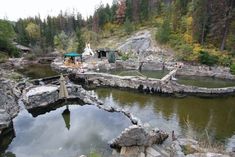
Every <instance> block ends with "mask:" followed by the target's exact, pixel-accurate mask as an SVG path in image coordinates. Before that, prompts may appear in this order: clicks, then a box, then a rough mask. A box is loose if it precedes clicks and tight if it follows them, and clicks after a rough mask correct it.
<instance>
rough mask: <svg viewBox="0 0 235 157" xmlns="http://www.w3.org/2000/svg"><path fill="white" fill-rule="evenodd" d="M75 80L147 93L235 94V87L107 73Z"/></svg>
mask: <svg viewBox="0 0 235 157" xmlns="http://www.w3.org/2000/svg"><path fill="white" fill-rule="evenodd" d="M72 77H73V78H72V79H74V80H76V79H81V78H82V79H84V80H85V82H87V83H91V84H94V85H95V86H110V87H118V88H129V89H135V90H139V91H140V92H145V93H165V94H174V93H189V94H198V95H202V96H203V95H204V94H205V95H206V96H215V95H221V94H231V93H235V87H226V88H203V87H196V86H188V85H181V84H178V83H177V82H174V81H168V82H165V81H164V82H162V81H161V80H159V79H152V78H151V79H149V78H144V77H135V76H116V75H111V74H106V73H96V72H87V73H76V74H75V75H73V76H72Z"/></svg>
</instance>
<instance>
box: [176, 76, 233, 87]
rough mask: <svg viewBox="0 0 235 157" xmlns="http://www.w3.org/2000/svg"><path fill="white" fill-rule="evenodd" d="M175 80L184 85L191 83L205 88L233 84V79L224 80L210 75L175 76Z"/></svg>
mask: <svg viewBox="0 0 235 157" xmlns="http://www.w3.org/2000/svg"><path fill="white" fill-rule="evenodd" d="M177 79H178V80H177V82H178V83H180V84H185V85H192V86H198V87H207V88H222V87H231V86H235V81H232V80H224V79H218V78H212V77H199V76H177Z"/></svg>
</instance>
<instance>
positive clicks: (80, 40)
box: [76, 27, 85, 53]
mask: <svg viewBox="0 0 235 157" xmlns="http://www.w3.org/2000/svg"><path fill="white" fill-rule="evenodd" d="M76 37H77V42H78V47H77V52H79V53H83V51H84V49H85V41H84V38H83V36H82V32H81V29H80V28H79V27H77V29H76Z"/></svg>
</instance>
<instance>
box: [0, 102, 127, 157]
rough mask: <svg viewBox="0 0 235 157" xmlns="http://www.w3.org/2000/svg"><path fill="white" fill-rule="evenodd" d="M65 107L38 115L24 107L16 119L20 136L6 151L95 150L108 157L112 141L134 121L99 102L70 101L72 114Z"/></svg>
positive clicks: (59, 155) (54, 156)
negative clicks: (80, 102)
mask: <svg viewBox="0 0 235 157" xmlns="http://www.w3.org/2000/svg"><path fill="white" fill-rule="evenodd" d="M65 110H66V107H65V106H64V107H60V108H57V109H56V110H54V111H50V112H48V113H45V114H43V115H39V116H37V117H35V118H34V117H33V116H32V115H31V114H29V113H28V112H27V111H26V110H22V111H21V112H20V113H19V115H18V116H17V117H16V118H15V119H14V121H13V123H14V129H15V135H16V137H15V138H14V139H13V141H12V142H11V144H10V145H9V146H8V149H7V150H6V152H11V153H13V154H15V155H16V157H26V156H30V157H33V156H35V157H46V156H51V157H65V156H66V157H77V156H80V155H82V154H85V155H87V154H89V153H90V152H93V151H94V152H98V153H99V154H101V155H102V156H104V157H108V156H110V154H111V153H112V152H111V151H112V150H111V149H110V147H109V145H108V141H110V140H112V139H113V138H115V137H116V136H118V135H119V134H120V133H121V131H122V130H124V129H125V128H126V127H128V126H129V125H130V124H131V123H130V120H129V119H127V118H126V117H125V116H124V115H123V114H121V113H109V112H106V111H103V110H101V109H98V108H97V107H95V106H89V105H85V106H79V105H70V106H69V111H70V113H69V114H68V112H67V113H66V114H64V111H65ZM0 156H1V154H0Z"/></svg>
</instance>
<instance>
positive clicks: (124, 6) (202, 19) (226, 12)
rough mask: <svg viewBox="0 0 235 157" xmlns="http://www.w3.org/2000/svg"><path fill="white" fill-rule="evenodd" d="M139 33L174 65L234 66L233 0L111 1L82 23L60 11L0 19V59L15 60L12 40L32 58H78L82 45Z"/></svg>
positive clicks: (72, 14) (17, 54)
mask: <svg viewBox="0 0 235 157" xmlns="http://www.w3.org/2000/svg"><path fill="white" fill-rule="evenodd" d="M75 7H76V6H75ZM141 28H156V30H157V31H156V34H155V36H156V40H157V42H158V43H159V44H161V45H164V46H166V47H169V48H172V49H174V51H175V52H176V55H175V56H176V58H177V59H178V60H183V61H187V62H192V63H194V62H196V63H198V62H200V63H202V64H207V65H214V64H218V65H223V66H231V67H234V66H235V65H234V64H235V59H234V56H235V0H114V1H113V4H112V5H111V6H109V5H108V4H107V5H103V4H100V5H99V6H98V7H97V8H96V10H95V12H94V14H93V16H90V17H88V18H87V19H84V18H83V17H82V16H81V14H80V13H77V12H72V13H69V12H62V11H61V13H60V14H59V15H58V16H56V17H52V16H49V15H48V16H47V18H45V19H42V18H40V15H38V16H36V17H29V18H26V19H19V20H18V21H15V22H12V21H8V20H0V58H1V56H7V55H8V56H16V57H17V56H19V55H20V54H19V53H18V51H17V49H16V48H15V47H14V45H13V44H12V41H15V42H17V43H19V44H22V45H25V46H29V47H31V48H32V49H33V53H34V54H42V55H43V54H46V53H48V52H51V51H53V50H54V49H55V48H56V49H57V50H58V51H60V52H66V51H77V52H79V53H81V52H83V49H84V46H85V42H90V43H91V45H98V44H99V42H100V40H101V39H102V38H108V37H112V36H114V35H118V36H125V35H129V34H131V33H132V32H134V31H137V30H140V29H141ZM2 58H3V57H2ZM234 69H235V67H234Z"/></svg>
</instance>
